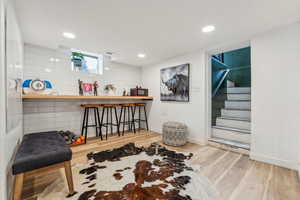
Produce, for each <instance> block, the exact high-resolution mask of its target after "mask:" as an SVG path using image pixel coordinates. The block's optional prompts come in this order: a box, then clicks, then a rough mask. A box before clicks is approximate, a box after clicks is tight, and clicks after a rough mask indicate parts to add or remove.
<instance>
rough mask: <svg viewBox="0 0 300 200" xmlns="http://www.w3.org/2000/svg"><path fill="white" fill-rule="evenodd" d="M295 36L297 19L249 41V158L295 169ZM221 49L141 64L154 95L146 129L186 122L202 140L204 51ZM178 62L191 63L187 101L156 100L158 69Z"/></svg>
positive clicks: (299, 99) (299, 28)
mask: <svg viewBox="0 0 300 200" xmlns="http://www.w3.org/2000/svg"><path fill="white" fill-rule="evenodd" d="M299 35H300V24H299V23H297V24H292V25H290V26H287V27H283V28H282V29H279V30H274V31H272V32H268V33H265V34H263V35H260V36H257V37H256V38H253V39H252V40H251V49H252V55H251V57H252V60H251V62H252V102H251V105H252V119H253V121H252V145H251V158H252V159H254V160H260V161H264V162H268V163H272V164H275V165H280V166H284V167H288V168H291V169H298V167H299V163H300V150H299V147H300V136H299V135H300V134H299V133H300V126H299V123H300V93H299V87H300V79H299V75H300V67H299V58H300V37H299ZM229 46H230V45H229ZM224 48H226V47H224V45H222V46H219V47H218V46H215V47H214V48H209V49H207V50H205V51H199V52H197V53H192V54H189V55H185V56H180V57H177V58H173V59H170V60H167V61H165V62H162V63H160V64H156V65H151V66H145V67H143V72H142V82H143V85H144V86H145V87H148V88H150V95H152V96H154V101H153V103H152V105H151V109H150V111H149V112H150V113H149V123H150V128H151V130H153V131H156V132H159V133H161V128H162V124H163V122H165V121H169V120H176V121H180V122H184V123H186V124H187V125H188V127H189V129H190V136H189V138H190V139H191V140H192V141H193V140H194V141H195V140H196V141H198V142H201V143H205V142H206V138H207V135H208V132H209V131H210V129H209V127H207V124H208V123H207V122H208V121H207V120H208V116H207V113H209V109H210V105H209V102H208V103H207V104H206V103H205V101H206V99H207V93H206V91H209V84H206V78H208V79H209V78H210V77H206V70H205V66H206V65H205V62H206V61H205V60H206V59H207V58H205V57H206V56H205V55H206V53H210V52H214V50H213V49H224ZM183 63H191V82H190V83H191V88H190V89H191V101H190V102H189V103H176V102H161V101H160V69H161V68H165V67H170V66H174V65H179V64H183ZM208 66H209V65H208ZM207 70H209V69H207ZM207 74H209V73H207ZM206 109H208V112H206Z"/></svg>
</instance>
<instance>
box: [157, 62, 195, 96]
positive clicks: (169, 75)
mask: <svg viewBox="0 0 300 200" xmlns="http://www.w3.org/2000/svg"><path fill="white" fill-rule="evenodd" d="M189 76H190V64H183V65H178V66H174V67H169V68H164V69H161V70H160V100H161V101H181V102H188V101H189V97H190V94H189V78H190V77H189Z"/></svg>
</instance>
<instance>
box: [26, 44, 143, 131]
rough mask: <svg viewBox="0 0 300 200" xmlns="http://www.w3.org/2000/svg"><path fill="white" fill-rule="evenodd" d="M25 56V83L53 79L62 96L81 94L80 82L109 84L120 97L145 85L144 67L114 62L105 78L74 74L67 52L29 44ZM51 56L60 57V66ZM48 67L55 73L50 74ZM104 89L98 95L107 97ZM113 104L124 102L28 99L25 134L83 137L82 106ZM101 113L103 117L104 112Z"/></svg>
mask: <svg viewBox="0 0 300 200" xmlns="http://www.w3.org/2000/svg"><path fill="white" fill-rule="evenodd" d="M24 53H25V66H24V80H25V79H35V78H40V79H41V80H49V81H51V82H52V84H53V88H54V89H55V91H56V92H58V93H59V94H65V95H77V94H78V85H77V80H78V79H81V80H83V81H84V82H94V81H98V83H99V84H100V87H101V88H103V87H104V85H106V84H110V83H111V84H114V85H115V87H116V88H117V93H116V95H121V94H122V92H123V88H126V89H129V88H133V87H135V86H136V85H140V84H141V68H139V67H134V66H129V65H123V64H118V63H112V64H111V66H110V70H109V71H105V70H104V72H103V75H90V74H85V73H81V72H72V71H71V62H70V57H69V55H68V54H67V53H65V52H60V51H57V50H52V49H48V48H43V47H39V46H35V45H31V44H26V45H25V50H24ZM51 57H56V58H59V59H60V61H59V62H58V63H51V62H50V61H49V59H50V58H51ZM46 68H48V69H50V70H51V71H50V72H46V71H45V69H46ZM101 88H100V89H99V90H98V94H99V95H104V94H103V89H101ZM110 102H111V103H117V102H118V103H120V101H113V100H112V101H108V100H105V101H101V102H99V101H95V100H88V101H87V100H28V99H27V100H25V101H24V102H23V113H24V132H25V134H26V133H33V132H41V131H52V130H64V131H65V130H70V131H73V132H74V133H75V134H77V135H80V133H81V125H82V118H83V110H82V108H80V104H84V103H110ZM122 102H123V101H122ZM129 102H131V101H129ZM99 111H100V117H101V112H102V110H101V109H100V110H99ZM118 114H119V112H118ZM93 118H94V113H93V112H92V113H90V120H92V119H93ZM105 119H106V118H105ZM104 130H105V129H103V131H104ZM104 132H105V131H104ZM88 135H89V136H94V135H95V129H94V128H89V129H88Z"/></svg>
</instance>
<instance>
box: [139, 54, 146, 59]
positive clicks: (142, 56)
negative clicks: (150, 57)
mask: <svg viewBox="0 0 300 200" xmlns="http://www.w3.org/2000/svg"><path fill="white" fill-rule="evenodd" d="M137 57H139V58H145V57H146V54H143V53H139V54H138V55H137Z"/></svg>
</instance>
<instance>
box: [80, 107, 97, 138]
mask: <svg viewBox="0 0 300 200" xmlns="http://www.w3.org/2000/svg"><path fill="white" fill-rule="evenodd" d="M99 106H101V104H82V105H80V107H82V108H84V115H83V122H82V128H81V135H82V136H83V134H84V135H85V138H84V142H85V143H86V139H87V130H88V128H89V127H95V129H96V136H97V137H98V136H99V135H100V137H101V140H103V138H102V131H101V123H100V117H99V109H98V107H99ZM90 110H94V121H95V124H89V112H90ZM98 130H99V133H98Z"/></svg>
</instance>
